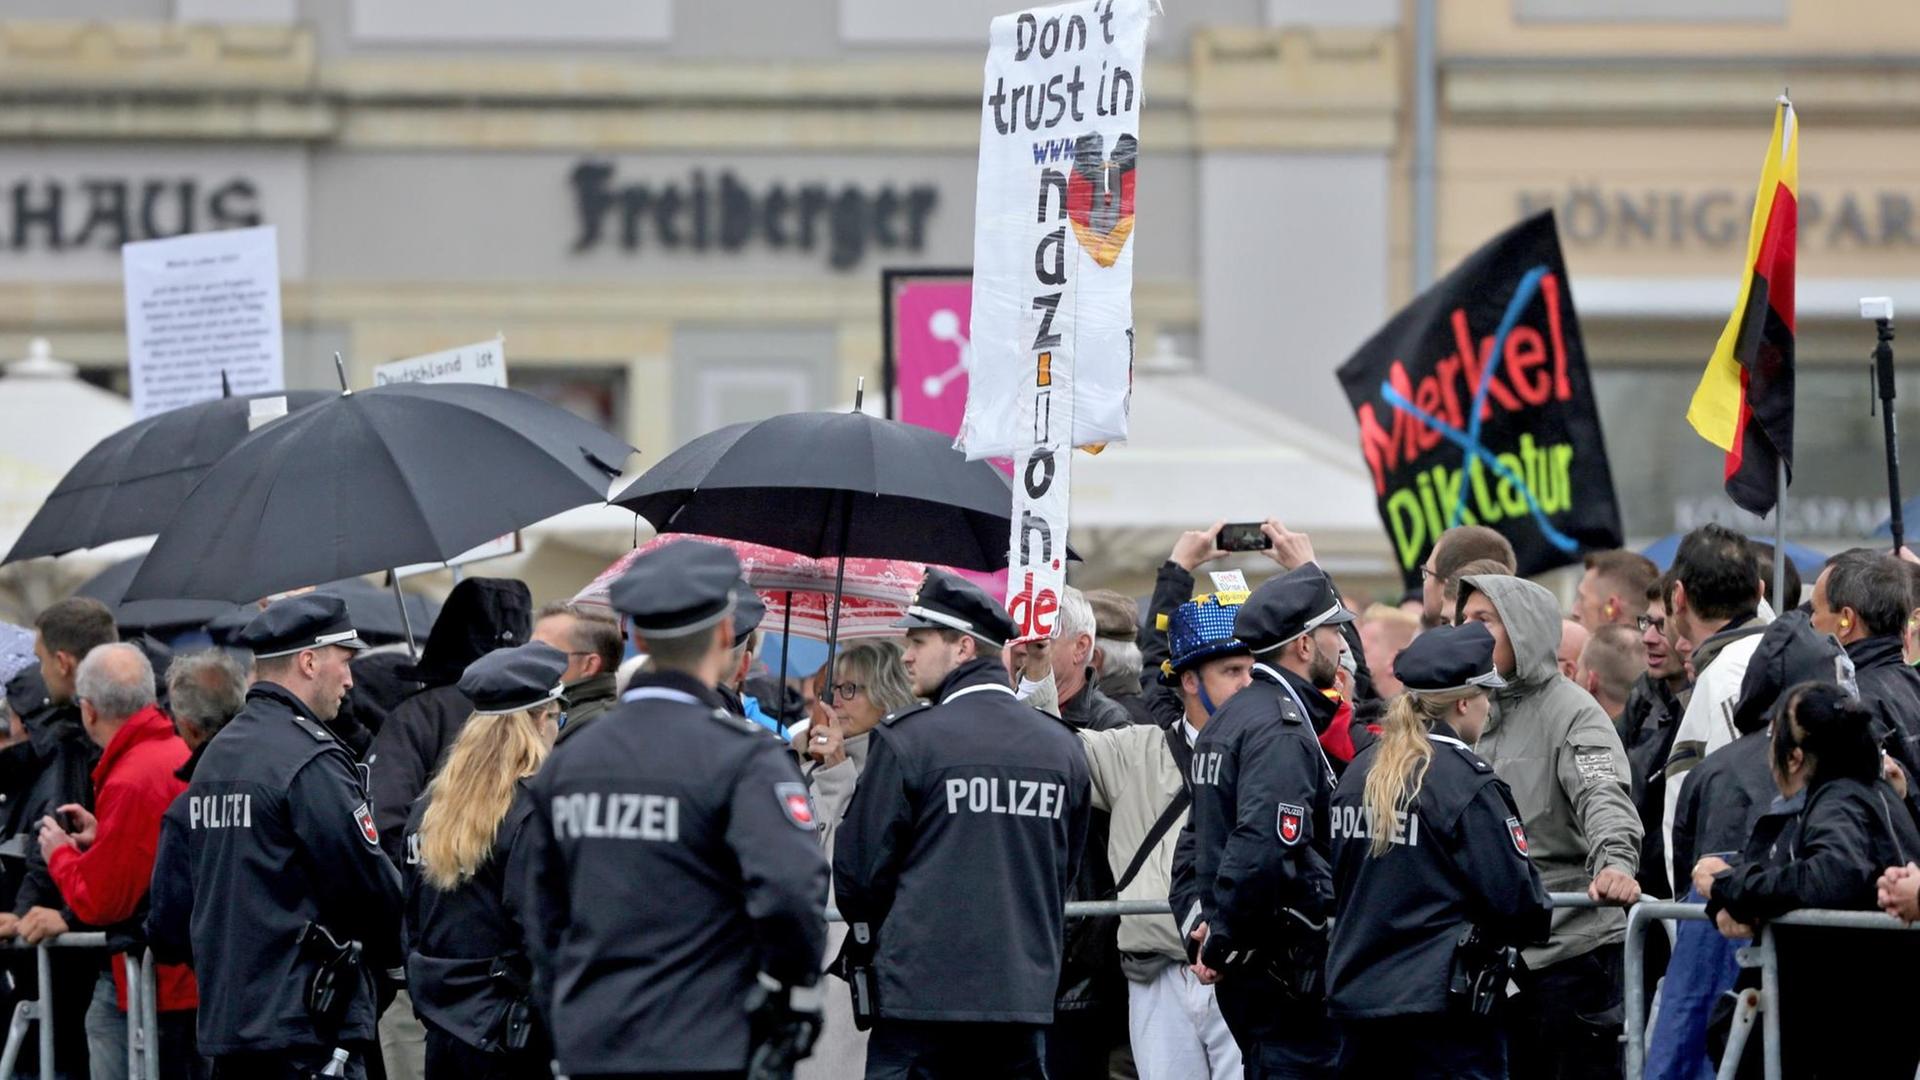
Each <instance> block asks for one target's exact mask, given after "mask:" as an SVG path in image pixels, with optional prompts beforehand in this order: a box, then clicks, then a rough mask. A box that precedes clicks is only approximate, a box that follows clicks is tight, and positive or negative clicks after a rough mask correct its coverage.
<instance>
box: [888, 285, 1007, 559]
mask: <svg viewBox="0 0 1920 1080" xmlns="http://www.w3.org/2000/svg"><path fill="white" fill-rule="evenodd" d="M885 281H886V285H887V289H886V292H887V303H888V304H890V305H891V311H890V312H889V316H890V319H891V324H892V326H893V340H892V341H889V342H888V343H887V346H888V351H889V353H890V355H891V356H892V358H893V387H894V401H895V407H894V413H893V415H894V417H895V418H896V419H899V420H904V421H906V422H907V423H909V424H919V425H920V426H921V427H928V428H932V429H933V430H935V431H938V432H942V433H944V434H946V435H957V434H959V432H960V420H961V417H963V416H965V415H966V411H967V369H968V368H969V367H970V366H971V365H972V362H973V344H972V343H971V342H970V341H968V340H967V327H968V326H969V325H971V323H972V321H973V275H972V274H970V273H968V272H966V271H964V270H961V271H927V272H916V271H903V272H894V273H889V274H887V275H886V278H885ZM993 465H994V467H995V468H997V469H999V470H1000V471H1001V472H1003V473H1007V474H1008V475H1012V472H1013V463H1012V462H1011V461H1006V460H1001V459H995V460H994V462H993ZM956 572H957V573H959V574H960V575H961V576H963V577H965V578H967V579H968V580H970V581H972V582H974V583H975V584H977V585H980V586H981V587H982V588H984V589H986V590H987V591H988V592H990V593H992V594H993V595H995V596H1003V595H1005V594H1006V590H1007V572H1006V571H1005V570H1001V571H999V572H997V573H993V574H981V573H977V572H975V571H972V570H959V571H956Z"/></svg>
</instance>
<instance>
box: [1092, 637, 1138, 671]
mask: <svg viewBox="0 0 1920 1080" xmlns="http://www.w3.org/2000/svg"><path fill="white" fill-rule="evenodd" d="M1093 647H1094V648H1096V649H1098V650H1100V656H1101V661H1100V674H1101V676H1103V677H1104V676H1108V675H1125V676H1126V677H1127V678H1129V679H1137V678H1139V677H1140V668H1141V667H1142V666H1143V662H1142V661H1141V659H1140V645H1139V643H1138V642H1135V641H1132V640H1129V639H1125V638H1109V637H1103V638H1094V639H1093Z"/></svg>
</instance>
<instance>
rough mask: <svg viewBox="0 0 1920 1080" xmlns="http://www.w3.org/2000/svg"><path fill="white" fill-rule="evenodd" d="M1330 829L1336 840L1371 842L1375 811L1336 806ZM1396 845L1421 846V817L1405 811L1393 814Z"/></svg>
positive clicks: (1331, 815)
mask: <svg viewBox="0 0 1920 1080" xmlns="http://www.w3.org/2000/svg"><path fill="white" fill-rule="evenodd" d="M1327 824H1328V827H1329V828H1331V829H1332V830H1333V838H1334V839H1335V840H1371V839H1373V833H1374V828H1373V825H1374V820H1373V810H1372V808H1370V807H1365V806H1336V807H1333V808H1332V811H1331V814H1330V820H1329V821H1328V822H1327ZM1392 840H1393V842H1394V843H1396V844H1401V845H1404V846H1406V847H1419V846H1420V815H1419V814H1409V813H1407V812H1406V811H1405V810H1395V811H1394V812H1393V837H1392Z"/></svg>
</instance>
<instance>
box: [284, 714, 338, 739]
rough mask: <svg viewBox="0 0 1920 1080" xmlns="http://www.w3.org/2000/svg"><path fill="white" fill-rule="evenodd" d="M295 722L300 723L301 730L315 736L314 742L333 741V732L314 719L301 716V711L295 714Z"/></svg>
mask: <svg viewBox="0 0 1920 1080" xmlns="http://www.w3.org/2000/svg"><path fill="white" fill-rule="evenodd" d="M293 722H294V723H295V724H297V725H299V727H300V730H301V731H304V732H306V733H307V734H309V735H311V736H313V741H314V742H332V741H333V733H332V732H330V731H328V730H327V729H326V728H324V727H322V726H321V725H319V724H316V723H314V722H313V721H311V720H309V719H307V718H306V717H304V716H301V715H300V714H299V713H294V714H293Z"/></svg>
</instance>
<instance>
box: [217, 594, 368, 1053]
mask: <svg viewBox="0 0 1920 1080" xmlns="http://www.w3.org/2000/svg"><path fill="white" fill-rule="evenodd" d="M239 644H241V645H242V646H244V647H246V648H248V649H251V650H252V651H253V656H254V663H255V680H254V683H253V687H252V689H250V690H249V691H248V692H247V704H246V707H245V708H243V709H242V710H241V711H240V713H239V715H237V716H235V717H234V718H233V720H232V722H230V723H229V724H227V726H226V727H225V728H223V729H221V731H220V734H219V735H217V736H215V737H214V739H213V741H212V742H210V743H208V744H207V747H206V750H205V751H204V755H203V756H202V757H201V759H200V764H199V767H198V768H196V769H195V770H194V774H193V782H192V784H191V785H190V786H189V787H188V788H187V792H186V796H185V798H186V799H187V842H186V861H187V866H188V871H189V873H190V875H191V879H192V886H191V888H192V896H193V898H194V899H193V904H192V916H191V940H192V947H193V966H194V974H195V975H196V976H197V977H198V978H199V982H200V1017H199V1037H200V1052H201V1053H202V1054H205V1055H207V1056H209V1057H211V1058H213V1059H214V1070H215V1072H216V1073H218V1074H220V1075H222V1076H238V1077H289V1078H291V1077H303V1078H304V1077H309V1076H312V1075H313V1074H315V1073H318V1072H320V1071H321V1070H322V1069H323V1068H325V1067H326V1066H327V1065H328V1064H329V1063H330V1062H332V1061H333V1060H334V1059H335V1055H336V1053H338V1052H344V1053H345V1054H346V1055H347V1057H348V1061H347V1063H346V1065H345V1070H346V1073H347V1075H349V1076H363V1075H365V1055H367V1054H374V1053H378V1047H377V1046H376V1045H375V1033H374V1020H375V1018H376V1017H377V1016H378V1015H379V1004H380V1003H379V1002H378V1001H377V1000H376V993H375V984H374V976H375V972H377V971H387V970H391V969H394V968H397V967H398V966H399V964H400V959H401V958H400V908H401V886H400V875H399V872H398V871H396V870H395V869H394V866H393V864H392V863H391V862H389V861H388V860H387V857H386V855H385V854H384V853H382V852H381V850H380V836H379V833H378V832H376V831H375V829H374V823H373V808H372V807H371V806H370V805H369V804H368V801H367V791H366V785H365V777H364V775H363V774H362V773H361V772H360V771H359V769H357V768H356V767H355V765H354V762H353V758H352V756H351V755H350V754H349V753H348V752H347V750H346V748H345V747H344V746H343V745H342V744H341V743H340V741H339V740H338V739H336V738H335V737H334V736H333V735H332V734H331V733H329V732H328V730H327V728H326V722H327V721H328V720H331V719H332V718H333V717H334V715H335V714H336V713H337V712H338V710H339V708H340V703H341V701H342V700H343V699H344V698H345V697H346V694H347V691H348V689H350V688H351V687H352V686H353V676H352V674H351V673H350V672H349V671H348V668H347V662H348V661H349V660H351V659H352V658H353V654H354V652H355V651H356V650H359V649H362V648H365V645H364V643H362V642H361V640H360V636H359V634H357V633H355V632H354V629H353V623H352V621H351V620H350V619H349V617H348V614H347V605H346V602H345V601H343V600H341V599H339V598H338V597H334V596H328V595H325V594H322V593H310V594H308V595H305V596H298V597H293V598H290V599H286V600H281V601H278V602H277V603H275V604H273V605H272V606H271V607H268V608H267V609H266V610H265V611H263V612H261V613H260V614H259V615H257V616H255V617H254V619H253V621H251V622H250V623H248V624H247V626H246V628H245V629H244V630H242V631H241V634H240V637H239Z"/></svg>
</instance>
